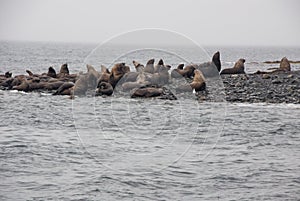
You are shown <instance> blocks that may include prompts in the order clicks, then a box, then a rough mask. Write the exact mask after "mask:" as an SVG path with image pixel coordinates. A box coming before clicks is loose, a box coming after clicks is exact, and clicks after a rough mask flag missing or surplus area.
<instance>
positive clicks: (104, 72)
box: [97, 65, 111, 85]
mask: <svg viewBox="0 0 300 201" xmlns="http://www.w3.org/2000/svg"><path fill="white" fill-rule="evenodd" d="M110 77H111V73H110V72H109V70H108V68H106V66H104V65H101V72H100V77H99V78H98V80H97V85H98V84H99V83H100V82H109V81H110Z"/></svg>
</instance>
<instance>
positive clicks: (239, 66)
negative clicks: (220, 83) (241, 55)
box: [220, 59, 246, 75]
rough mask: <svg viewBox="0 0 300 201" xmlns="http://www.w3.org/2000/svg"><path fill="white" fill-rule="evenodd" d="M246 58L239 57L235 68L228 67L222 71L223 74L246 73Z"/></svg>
mask: <svg viewBox="0 0 300 201" xmlns="http://www.w3.org/2000/svg"><path fill="white" fill-rule="evenodd" d="M245 61H246V60H245V59H239V60H238V61H237V62H236V63H235V64H234V66H233V68H226V69H224V70H222V71H221V73H220V74H221V75H223V74H245V66H244V63H245Z"/></svg>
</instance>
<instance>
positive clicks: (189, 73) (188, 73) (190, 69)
mask: <svg viewBox="0 0 300 201" xmlns="http://www.w3.org/2000/svg"><path fill="white" fill-rule="evenodd" d="M195 69H196V68H195V66H193V65H187V66H186V67H185V68H184V69H183V70H184V77H187V78H192V77H194V71H195Z"/></svg>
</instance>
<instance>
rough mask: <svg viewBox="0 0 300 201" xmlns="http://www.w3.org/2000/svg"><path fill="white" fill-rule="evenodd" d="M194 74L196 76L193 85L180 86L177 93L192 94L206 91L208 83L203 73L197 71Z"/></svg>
mask: <svg viewBox="0 0 300 201" xmlns="http://www.w3.org/2000/svg"><path fill="white" fill-rule="evenodd" d="M194 73H195V75H194V78H193V82H192V83H191V84H185V85H181V86H178V87H177V88H176V91H177V92H192V91H193V90H195V91H196V92H198V91H203V90H205V89H206V81H205V77H204V75H203V73H202V72H201V71H200V70H198V69H196V70H195V71H194Z"/></svg>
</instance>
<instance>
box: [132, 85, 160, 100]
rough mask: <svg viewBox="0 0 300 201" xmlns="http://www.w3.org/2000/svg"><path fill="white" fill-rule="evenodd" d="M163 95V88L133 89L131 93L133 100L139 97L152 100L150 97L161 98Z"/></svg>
mask: <svg viewBox="0 0 300 201" xmlns="http://www.w3.org/2000/svg"><path fill="white" fill-rule="evenodd" d="M162 94H163V89H162V88H154V87H146V88H139V89H133V90H132V92H131V98H137V97H143V98H150V97H157V96H161V95H162Z"/></svg>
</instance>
